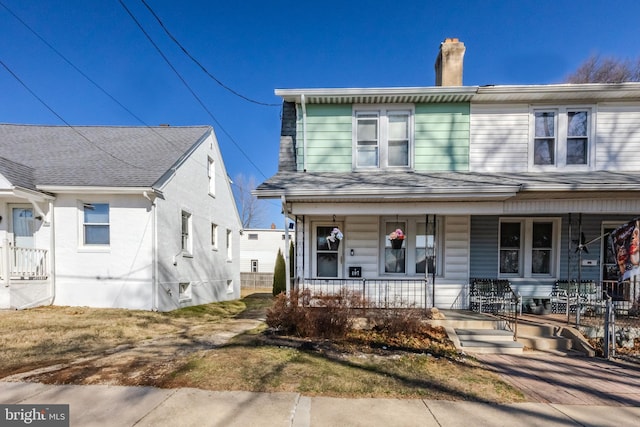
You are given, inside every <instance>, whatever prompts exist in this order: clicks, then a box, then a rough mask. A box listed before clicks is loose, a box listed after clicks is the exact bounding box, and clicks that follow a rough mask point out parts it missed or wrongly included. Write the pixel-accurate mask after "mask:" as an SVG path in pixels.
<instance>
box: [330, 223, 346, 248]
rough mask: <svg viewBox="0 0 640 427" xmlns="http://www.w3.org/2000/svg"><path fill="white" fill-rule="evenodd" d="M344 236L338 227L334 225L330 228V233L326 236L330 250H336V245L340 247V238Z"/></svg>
mask: <svg viewBox="0 0 640 427" xmlns="http://www.w3.org/2000/svg"><path fill="white" fill-rule="evenodd" d="M343 237H344V234H342V232H341V231H340V229H339V228H338V227H334V229H333V230H331V234H330V235H328V236H327V246H328V247H329V250H330V251H337V250H338V247H340V240H342V238H343Z"/></svg>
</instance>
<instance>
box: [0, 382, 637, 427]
mask: <svg viewBox="0 0 640 427" xmlns="http://www.w3.org/2000/svg"><path fill="white" fill-rule="evenodd" d="M0 403H4V404H10V403H15V404H68V405H69V411H70V426H74V427H75V426H83V427H90V426H109V427H112V426H114V427H115V426H125V427H127V426H174V425H180V426H199V427H200V426H220V427H222V426H224V427H228V426H242V427H250V426H260V427H262V426H265V427H270V426H282V427H285V426H292V427H307V426H312V427H329V426H331V427H334V426H367V427H376V426H385V427H389V426H402V427H405V426H407V427H408V426H423V427H425V426H426V427H428V426H441V427H442V426H461V425H473V426H598V427H603V426H616V427H619V426H623V425H629V426H630V425H638V423H639V420H640V407H630V406H616V407H610V406H597V405H566V404H551V403H520V404H509V405H495V404H483V403H476V402H448V401H436V400H421V399H406V400H402V399H339V398H328V397H305V396H301V395H300V394H297V393H252V392H214V391H206V390H197V389H157V388H151V387H122V386H106V385H90V386H75V385H62V386H54V385H46V384H38V383H24V382H0Z"/></svg>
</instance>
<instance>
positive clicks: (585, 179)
mask: <svg viewBox="0 0 640 427" xmlns="http://www.w3.org/2000/svg"><path fill="white" fill-rule="evenodd" d="M528 191H531V192H533V191H541V192H549V191H561V192H565V191H587V192H592V191H640V174H637V173H621V172H607V171H591V172H575V173H477V172H436V173H422V172H412V171H408V172H392V171H388V172H383V171H376V172H354V173H332V172H323V173H313V172H286V171H283V172H278V173H277V174H276V175H274V176H272V177H271V178H269V179H268V180H266V181H265V182H263V183H262V184H260V185H259V186H258V187H257V188H256V191H255V194H256V195H258V197H264V198H268V197H277V196H278V195H280V194H284V195H286V196H287V198H288V199H289V200H293V199H295V198H296V197H300V198H317V199H327V200H331V199H332V197H333V198H337V197H339V196H348V197H352V198H354V199H356V198H357V199H363V200H364V199H376V198H378V197H382V196H386V197H385V198H388V196H398V197H401V196H420V195H423V196H424V197H425V198H429V197H431V196H434V195H435V196H436V197H442V196H443V195H449V196H450V197H451V198H455V196H456V194H458V195H460V197H469V195H470V194H471V195H473V194H476V195H478V196H481V195H482V194H494V195H500V194H503V195H508V194H509V193H512V194H513V193H516V192H528Z"/></svg>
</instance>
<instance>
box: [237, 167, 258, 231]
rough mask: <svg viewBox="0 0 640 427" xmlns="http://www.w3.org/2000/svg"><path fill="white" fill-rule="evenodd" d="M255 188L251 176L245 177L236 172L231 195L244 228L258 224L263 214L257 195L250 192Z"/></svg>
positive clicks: (253, 179) (254, 182) (254, 181)
mask: <svg viewBox="0 0 640 427" xmlns="http://www.w3.org/2000/svg"><path fill="white" fill-rule="evenodd" d="M255 188H256V180H255V178H254V177H253V176H250V177H249V178H245V177H244V175H242V174H238V175H236V177H235V179H234V185H233V195H234V197H235V199H236V205H237V206H238V212H240V219H241V220H242V226H243V227H244V228H255V227H257V226H258V224H259V223H260V221H261V220H262V217H263V215H264V212H265V210H264V205H263V204H261V203H260V201H259V200H258V198H257V197H255V196H254V195H253V194H251V191H253V190H254V189H255Z"/></svg>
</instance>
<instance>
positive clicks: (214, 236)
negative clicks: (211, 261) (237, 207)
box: [211, 222, 218, 249]
mask: <svg viewBox="0 0 640 427" xmlns="http://www.w3.org/2000/svg"><path fill="white" fill-rule="evenodd" d="M211 249H218V225H217V224H214V223H213V222H212V223H211Z"/></svg>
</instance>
